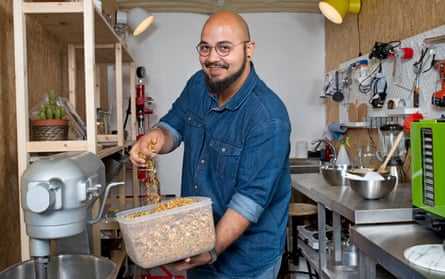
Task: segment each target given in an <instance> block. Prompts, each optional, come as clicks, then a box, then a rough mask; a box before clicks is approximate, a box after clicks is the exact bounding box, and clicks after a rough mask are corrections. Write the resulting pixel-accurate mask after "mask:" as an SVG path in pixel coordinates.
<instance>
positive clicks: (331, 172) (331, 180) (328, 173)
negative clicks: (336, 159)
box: [320, 164, 350, 186]
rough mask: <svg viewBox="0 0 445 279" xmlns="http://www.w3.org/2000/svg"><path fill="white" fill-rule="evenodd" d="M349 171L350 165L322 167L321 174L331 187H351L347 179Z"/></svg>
mask: <svg viewBox="0 0 445 279" xmlns="http://www.w3.org/2000/svg"><path fill="white" fill-rule="evenodd" d="M348 169H350V167H349V166H348V165H332V164H331V165H323V166H320V173H321V175H322V176H323V178H324V180H325V181H326V182H327V183H328V184H329V185H331V186H343V185H349V183H348V181H347V179H346V178H345V173H346V171H347V170H348Z"/></svg>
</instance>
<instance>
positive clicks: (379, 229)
mask: <svg viewBox="0 0 445 279" xmlns="http://www.w3.org/2000/svg"><path fill="white" fill-rule="evenodd" d="M350 239H351V242H353V243H354V244H355V245H356V246H357V248H358V249H359V250H360V255H359V257H360V261H361V262H363V263H364V264H363V266H362V268H361V269H360V271H359V273H360V278H374V276H373V273H374V272H375V264H376V263H378V264H380V265H381V266H382V267H384V268H385V269H386V270H388V271H389V272H391V273H392V274H394V275H395V276H396V277H397V278H429V279H436V278H445V274H443V273H442V274H439V273H434V272H430V271H427V270H425V269H422V268H419V267H416V266H415V265H413V264H411V263H409V262H408V261H407V260H406V259H405V257H404V256H403V252H404V251H405V249H407V248H409V247H411V246H414V245H420V244H441V243H442V238H440V236H439V234H437V233H435V232H433V231H431V230H428V229H425V228H424V227H422V226H420V225H418V224H385V225H372V226H356V227H352V228H351V234H350Z"/></svg>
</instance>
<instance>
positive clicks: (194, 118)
mask: <svg viewBox="0 0 445 279" xmlns="http://www.w3.org/2000/svg"><path fill="white" fill-rule="evenodd" d="M251 65H252V70H251V72H250V74H249V76H248V78H247V80H246V82H245V83H244V85H243V86H242V87H241V89H240V90H239V91H238V92H237V93H236V94H235V95H234V96H233V97H232V98H231V99H230V100H229V101H228V102H227V103H226V104H225V105H224V106H222V107H218V103H217V100H216V98H215V97H214V96H212V95H211V94H209V92H208V90H207V87H206V85H205V81H204V73H203V71H202V70H201V71H198V72H197V73H195V74H194V75H193V76H192V77H191V78H190V79H189V81H188V82H187V85H186V87H185V88H184V90H183V92H182V93H181V95H180V96H179V98H178V99H177V100H176V101H175V102H174V104H173V105H172V108H171V109H170V111H169V112H168V113H167V114H166V115H165V116H164V117H162V118H161V120H160V122H159V123H158V124H157V125H161V126H164V127H165V128H166V129H168V130H169V131H170V132H171V133H172V134H173V135H174V138H175V146H178V145H179V144H180V143H181V142H183V143H184V158H183V171H182V185H181V186H182V187H181V195H182V196H206V197H210V198H211V199H212V202H213V203H212V207H213V215H214V221H215V224H217V223H218V221H219V220H220V219H221V217H222V216H223V214H224V213H225V211H226V210H227V208H231V209H233V210H235V211H236V212H238V213H239V214H241V215H242V216H243V217H244V218H246V219H247V220H249V221H250V222H251V225H250V226H249V227H248V229H247V230H246V231H245V232H244V234H243V235H242V236H241V237H240V238H239V239H238V240H236V241H235V242H234V243H233V244H232V245H231V246H230V247H229V248H228V249H226V250H225V251H224V252H223V253H221V255H219V257H218V260H217V261H216V262H215V263H214V264H212V265H205V266H201V267H200V268H204V269H207V270H210V271H213V272H216V273H221V274H224V275H226V276H230V277H232V278H252V276H255V274H260V273H261V272H262V271H264V270H265V269H267V268H268V267H270V266H271V265H272V264H273V263H274V262H276V260H277V259H278V257H280V256H281V255H282V253H283V251H284V244H285V238H286V226H287V220H288V204H289V200H290V193H291V180H290V173H289V162H288V157H289V149H290V143H289V138H290V131H291V128H290V121H289V117H288V113H287V110H286V107H285V105H284V104H283V102H282V101H281V100H280V99H279V97H278V96H277V95H276V94H275V93H274V92H273V91H272V90H271V89H269V88H268V87H267V86H266V85H265V83H264V82H263V81H262V80H260V79H259V77H258V76H257V74H256V72H255V69H254V68H253V64H251Z"/></svg>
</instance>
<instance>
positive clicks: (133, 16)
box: [116, 8, 154, 36]
mask: <svg viewBox="0 0 445 279" xmlns="http://www.w3.org/2000/svg"><path fill="white" fill-rule="evenodd" d="M153 20H154V16H152V15H150V14H149V13H148V12H147V11H146V10H144V9H141V8H133V9H131V10H130V11H128V13H126V12H121V11H117V14H116V23H117V24H126V25H127V26H128V28H129V29H130V32H132V34H133V36H138V35H139V34H141V33H142V32H144V31H145V30H146V29H147V28H148V27H149V26H150V25H151V23H152V22H153Z"/></svg>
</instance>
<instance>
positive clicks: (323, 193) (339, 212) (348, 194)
mask: <svg viewBox="0 0 445 279" xmlns="http://www.w3.org/2000/svg"><path fill="white" fill-rule="evenodd" d="M292 185H293V187H294V189H296V190H298V191H299V192H301V193H302V194H304V195H306V196H307V197H309V198H311V199H313V200H314V201H316V202H317V208H318V231H319V239H325V235H326V234H325V231H326V209H329V210H331V211H332V229H333V238H332V241H333V246H334V259H335V261H336V262H341V254H342V251H341V216H343V217H344V218H346V219H348V220H349V221H351V222H353V223H354V224H355V225H366V224H385V223H399V224H400V223H404V222H405V223H406V222H412V221H413V219H412V203H411V187H410V185H409V184H399V185H397V186H396V187H395V188H394V190H393V191H392V192H391V193H390V194H388V196H386V197H385V198H384V199H380V200H366V199H363V198H362V197H360V196H359V195H357V194H356V193H355V192H353V191H352V189H351V188H350V187H349V186H330V185H329V184H327V183H326V182H325V180H324V179H323V177H322V176H321V175H320V174H319V173H310V174H292ZM326 249H327V244H326V241H320V243H319V250H318V255H315V256H314V255H313V252H312V253H311V251H310V250H307V251H306V255H307V256H308V257H309V258H310V259H309V261H310V263H311V264H312V265H313V267H314V269H315V270H317V271H318V272H319V274H320V276H321V278H358V275H359V272H358V269H357V268H354V267H343V266H328V265H327V253H326ZM303 253H305V252H303ZM317 260H318V262H317ZM374 268H375V266H374ZM361 272H362V273H363V272H364V271H361ZM375 274H376V273H375V271H374V273H373V276H374V278H375ZM378 278H381V277H380V276H379V277H378Z"/></svg>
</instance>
